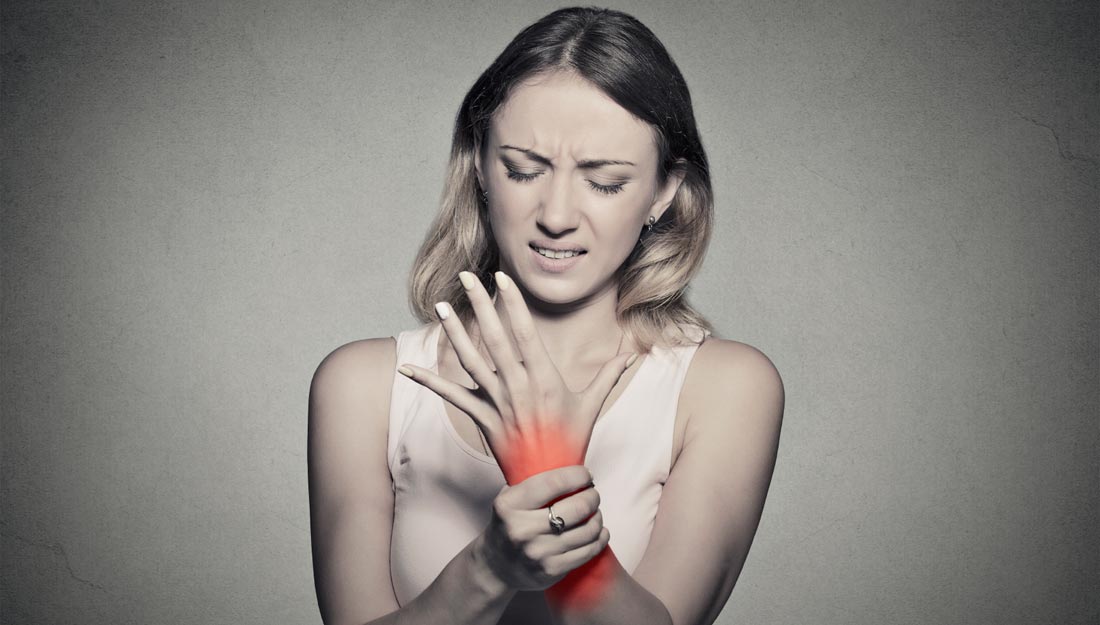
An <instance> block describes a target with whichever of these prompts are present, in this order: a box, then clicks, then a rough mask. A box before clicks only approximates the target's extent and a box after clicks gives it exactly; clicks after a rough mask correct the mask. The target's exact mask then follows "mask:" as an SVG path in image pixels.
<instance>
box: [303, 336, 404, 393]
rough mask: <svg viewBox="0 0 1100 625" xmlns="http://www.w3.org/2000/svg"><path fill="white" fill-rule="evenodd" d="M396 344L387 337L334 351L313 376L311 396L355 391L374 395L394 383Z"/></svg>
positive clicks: (391, 338)
mask: <svg viewBox="0 0 1100 625" xmlns="http://www.w3.org/2000/svg"><path fill="white" fill-rule="evenodd" d="M396 361H397V342H396V341H395V340H394V339H393V337H390V336H386V337H381V338H373V339H362V340H359V341H352V342H351V343H347V344H345V345H341V346H340V347H338V348H336V349H334V350H333V351H332V352H331V353H330V354H329V355H328V356H325V359H324V360H322V361H321V364H320V365H318V366H317V371H316V373H314V374H313V384H312V385H311V387H310V395H311V396H314V395H318V394H320V395H322V396H325V395H330V394H332V393H336V394H346V393H349V392H355V390H359V391H363V392H367V393H370V394H372V395H373V394H376V392H377V391H378V390H379V389H380V388H381V387H380V386H379V385H383V384H388V383H389V382H390V381H392V379H393V371H394V370H395V368H396V367H397V363H396Z"/></svg>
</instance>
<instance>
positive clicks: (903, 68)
mask: <svg viewBox="0 0 1100 625" xmlns="http://www.w3.org/2000/svg"><path fill="white" fill-rule="evenodd" d="M414 4H416V3H407V4H406V3H397V2H391V3H366V2H364V3H346V2H337V3H330V2H306V1H300V2H277V3H264V2H257V1H253V2H237V3H222V2H212V1H205V2H166V1H163V0H153V1H145V2H129V3H127V2H115V1H110V0H108V1H105V2H96V3H88V2H50V1H42V2H6V3H5V6H4V7H3V26H2V28H3V31H2V36H3V41H2V53H3V73H2V92H3V102H2V104H3V111H2V115H3V146H2V150H3V151H2V156H3V191H2V196H0V200H2V210H3V222H2V235H0V236H2V241H0V243H2V245H0V248H2V250H0V254H2V260H3V266H2V272H3V273H2V279H3V304H2V306H3V308H2V310H3V328H2V329H3V333H2V343H0V347H2V354H0V355H2V364H0V367H2V371H3V422H2V423H3V427H2V442H3V456H2V469H3V473H2V514H0V535H2V542H0V545H2V570H3V576H2V592H0V612H2V620H3V622H4V623H81V624H83V625H94V624H100V623H102V624H107V623H111V624H115V623H204V624H220V623H226V624H230V623H232V624H235V625H237V624H240V623H317V622H319V617H318V616H317V611H316V605H315V600H314V596H313V587H312V578H311V564H310V552H309V518H308V507H307V492H306V467H305V455H304V451H305V413H306V395H307V390H308V383H309V379H310V376H311V374H312V372H313V369H314V367H316V365H317V363H318V362H319V361H320V359H321V358H322V357H323V356H324V355H325V354H326V353H327V352H328V351H330V350H331V349H333V348H334V347H336V346H337V345H339V344H341V343H344V342H347V341H349V340H353V339H356V338H362V337H367V336H387V335H392V334H396V333H397V332H399V331H401V330H403V329H408V328H411V327H413V325H414V321H413V318H412V316H411V315H410V314H409V312H408V307H407V305H406V301H405V291H404V281H405V277H406V275H407V273H408V269H409V267H410V264H411V261H412V259H413V255H414V253H415V250H416V247H417V245H418V244H419V241H420V238H421V237H422V236H423V233H424V232H425V229H426V227H427V225H428V223H429V221H430V219H431V217H432V214H433V211H434V210H435V207H436V204H437V201H438V197H439V193H440V189H441V187H442V175H443V168H444V163H445V158H446V155H447V152H448V149H449V132H450V124H451V120H452V119H453V115H454V113H455V111H456V110H457V107H458V104H459V102H460V100H461V98H462V95H463V94H464V92H465V90H466V89H467V88H468V87H469V85H470V84H471V83H472V82H473V80H474V78H475V77H476V75H477V74H478V73H479V72H480V71H481V70H482V69H483V68H484V66H486V65H487V64H488V63H489V62H490V61H491V60H492V58H493V57H494V56H495V55H496V54H497V53H498V52H499V51H500V50H501V49H503V47H504V45H505V43H507V41H508V40H509V39H510V38H511V37H512V36H513V35H514V34H515V33H516V32H518V30H519V29H520V28H521V27H522V26H524V25H526V24H528V23H530V22H532V21H534V20H535V19H537V18H538V17H540V16H541V15H543V14H545V13H547V12H548V11H549V10H551V9H553V8H556V6H557V5H553V4H542V3H531V4H529V5H524V6H513V5H512V4H513V3H502V2H472V3H463V6H462V7H461V8H457V7H452V6H451V3H442V2H440V3H437V4H435V5H434V6H428V5H417V6H415V7H413V6H411V5H414ZM616 6H617V8H622V9H624V10H627V11H629V12H631V13H633V14H635V15H636V16H637V17H639V18H640V19H642V20H643V21H644V22H646V23H647V24H648V25H649V26H650V27H651V28H652V29H653V30H654V31H655V32H656V33H657V34H658V36H660V37H661V38H662V40H663V41H664V42H665V44H666V45H667V46H668V48H669V50H670V51H671V53H672V54H673V56H674V58H675V59H676V60H677V62H678V63H679V65H680V67H681V69H682V70H683V72H684V74H685V76H686V77H687V79H688V83H689V85H690V86H691V88H692V92H693V95H694V97H695V100H696V109H697V114H698V118H699V123H700V127H701V131H702V133H703V138H704V141H705V142H706V146H707V149H708V151H709V154H710V156H711V159H712V163H713V177H714V181H715V190H716V195H717V200H718V224H717V229H716V233H715V238H714V241H713V244H712V246H711V248H710V253H709V256H708V258H707V264H706V265H705V268H704V270H703V272H702V273H701V275H700V276H699V277H698V279H697V281H696V282H695V284H694V286H693V289H692V299H693V301H694V303H695V304H696V305H697V306H698V307H699V308H700V310H702V311H703V312H704V313H705V314H707V315H708V316H709V317H710V318H711V319H712V321H714V323H715V324H716V326H717V327H718V329H719V333H720V335H722V336H724V337H726V338H733V339H737V340H741V341H744V342H747V343H750V344H752V345H755V346H757V347H758V348H760V349H762V350H763V351H764V352H765V353H767V354H768V355H769V356H770V357H771V358H772V360H773V361H774V362H775V363H776V365H777V366H778V368H779V370H780V371H781V373H782V374H783V376H784V380H785V383H786V388H787V407H786V420H785V424H784V432H783V440H782V444H781V449H780V456H779V463H778V466H777V469H776V473H775V478H774V482H773V486H772V492H771V495H770V497H769V500H768V504H767V507H766V509H765V513H764V518H763V522H762V526H761V529H760V531H759V534H758V535H757V540H756V544H755V546H754V547H753V550H752V553H751V554H750V556H749V560H748V562H747V564H746V567H745V570H744V573H743V575H742V577H741V580H740V582H739V584H738V586H737V588H736V590H735V591H734V594H733V596H732V598H731V600H730V602H729V604H728V605H727V607H726V609H725V611H724V612H723V614H722V616H721V618H720V619H719V622H720V623H725V624H731V625H732V624H733V623H771V624H788V623H789V624H796V623H814V624H817V625H825V624H838V625H839V624H864V623H866V624H876V625H877V624H880V623H914V624H917V623H921V624H924V623H959V624H962V623H967V624H971V623H980V624H985V623H989V624H993V623H998V624H1001V623H1072V624H1082V625H1083V624H1086V623H1096V622H1098V621H1100V600H1098V598H1097V597H1098V595H1097V593H1096V592H1095V590H1096V588H1097V586H1098V584H1100V544H1098V539H1097V534H1096V532H1097V530H1096V527H1098V526H1100V484H1098V481H1100V459H1098V452H1097V449H1098V448H1100V426H1098V418H1100V417H1098V410H1100V397H1098V389H1100V384H1098V380H1100V368H1098V367H1100V363H1098V361H1100V355H1098V352H1100V343H1098V334H1100V327H1098V325H1100V321H1098V318H1100V301H1098V292H1100V286H1098V282H1097V275H1098V274H1100V266H1098V265H1100V255H1098V250H1100V209H1098V205H1100V191H1098V188H1100V69H1098V68H1100V48H1098V44H1097V39H1098V32H1100V23H1098V20H1100V8H1098V7H1100V4H1098V3H1096V2H1094V1H1087V0H1086V1H1080V2H1070V1H1067V2H1050V1H1047V2H1036V1H1032V0H1009V1H1003V2H993V1H982V2H958V1H957V0H915V1H912V2H894V3H887V2H870V1H861V0H851V1H843V2H794V1H791V0H778V1H774V2H757V3H751V4H750V3H741V2H713V3H705V2H698V3H666V2H647V3H636V4H622V5H616ZM1090 591H1091V593H1090Z"/></svg>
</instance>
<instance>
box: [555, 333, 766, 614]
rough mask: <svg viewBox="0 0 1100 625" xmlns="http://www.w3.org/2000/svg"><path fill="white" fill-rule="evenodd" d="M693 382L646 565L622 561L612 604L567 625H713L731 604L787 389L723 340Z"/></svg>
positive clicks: (748, 352)
mask: <svg viewBox="0 0 1100 625" xmlns="http://www.w3.org/2000/svg"><path fill="white" fill-rule="evenodd" d="M688 375H689V380H691V389H690V391H691V395H692V399H691V403H690V406H689V407H688V410H689V413H688V414H689V418H688V421H687V429H686V431H685V434H684V443H683V448H682V450H681V452H680V455H679V457H678V458H677V461H676V464H675V466H674V467H673V469H672V471H671V473H670V474H669V477H668V481H667V482H666V483H665V486H664V490H663V492H662V494H661V501H660V506H659V507H658V511H657V518H656V520H655V522H654V527H653V532H652V534H651V535H650V539H649V545H648V547H647V548H646V552H645V555H644V556H643V558H642V561H641V562H640V563H639V564H638V566H637V568H636V569H635V570H634V574H633V576H631V575H630V574H628V573H627V572H626V570H624V569H623V568H622V566H621V565H620V564H619V563H618V561H617V560H616V561H615V562H614V572H613V582H612V583H611V585H610V587H609V588H608V592H607V594H606V595H605V596H604V600H603V601H601V602H600V603H599V604H598V605H597V606H595V607H594V608H593V609H591V610H589V611H576V612H555V615H554V616H555V620H557V621H558V622H559V623H562V624H564V625H613V624H614V625H620V624H625V623H671V624H672V625H710V624H711V623H713V622H714V620H715V619H717V618H718V614H719V613H721V611H722V608H723V607H724V606H725V604H726V600H727V599H729V596H730V593H731V592H732V591H733V586H734V584H735V583H736V582H737V577H738V575H739V574H740V573H741V567H742V566H743V565H744V563H745V558H746V556H748V552H749V546H750V545H751V544H752V539H753V536H754V535H755V533H756V528H757V525H758V524H759V522H760V515H761V513H762V512H763V509H764V498H765V496H766V495H767V493H768V484H769V483H770V482H771V476H772V469H773V468H774V467H775V458H776V452H777V450H778V446H779V429H780V425H781V423H782V420H783V382H782V380H781V379H780V377H779V373H778V371H776V369H775V366H774V365H772V363H771V361H770V360H769V359H768V357H767V356H765V355H764V354H762V353H761V352H759V351H758V350H756V349H755V348H753V347H751V346H748V345H745V344H743V343H737V342H733V341H724V340H718V339H710V340H708V341H707V342H705V343H704V344H703V345H701V346H700V347H699V351H698V352H697V353H696V355H695V358H694V360H693V362H692V365H691V369H690V371H689V374H688ZM686 388H687V387H686V386H685V389H686ZM597 486H598V485H597Z"/></svg>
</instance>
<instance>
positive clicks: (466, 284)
mask: <svg viewBox="0 0 1100 625" xmlns="http://www.w3.org/2000/svg"><path fill="white" fill-rule="evenodd" d="M458 279H459V281H461V282H462V288H464V289H466V290H467V291H469V290H471V289H473V288H474V285H475V284H476V283H477V278H475V277H474V274H472V273H470V272H469V271H460V272H459V273H458Z"/></svg>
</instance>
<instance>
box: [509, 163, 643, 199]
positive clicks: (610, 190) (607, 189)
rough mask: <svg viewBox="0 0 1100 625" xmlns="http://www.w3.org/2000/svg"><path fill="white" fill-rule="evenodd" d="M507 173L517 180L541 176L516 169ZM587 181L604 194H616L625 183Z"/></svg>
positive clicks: (527, 179)
mask: <svg viewBox="0 0 1100 625" xmlns="http://www.w3.org/2000/svg"><path fill="white" fill-rule="evenodd" d="M507 175H508V178H510V179H512V180H515V181H516V182H531V181H532V180H534V179H535V178H538V176H539V175H538V174H525V173H523V172H518V171H515V170H514V169H508V174H507ZM586 182H588V186H589V187H591V188H592V190H593V191H596V192H597V193H603V194H604V195H615V194H616V193H619V192H620V191H622V190H623V183H619V184H609V185H603V184H596V183H595V182H592V181H591V180H588V181H586Z"/></svg>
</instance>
